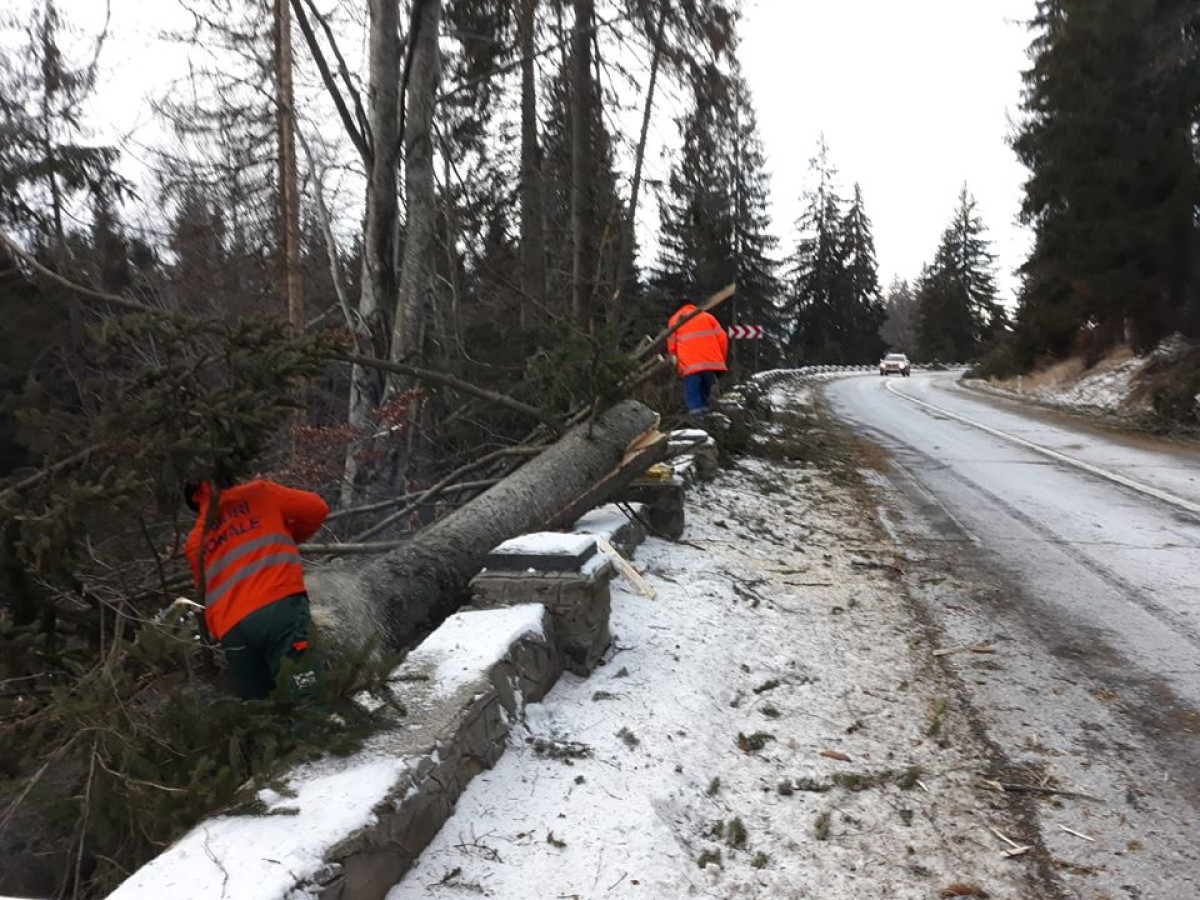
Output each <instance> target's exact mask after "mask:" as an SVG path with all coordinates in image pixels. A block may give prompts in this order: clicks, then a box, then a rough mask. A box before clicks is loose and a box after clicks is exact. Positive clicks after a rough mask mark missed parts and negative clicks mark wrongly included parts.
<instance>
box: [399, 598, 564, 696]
mask: <svg viewBox="0 0 1200 900" xmlns="http://www.w3.org/2000/svg"><path fill="white" fill-rule="evenodd" d="M542 616H543V612H542V607H541V606H540V605H538V604H528V605H524V606H511V607H508V608H507V609H487V610H468V611H465V612H460V613H457V614H455V615H453V616H451V617H450V618H448V619H447V620H446V621H445V622H443V623H442V625H441V627H440V628H438V630H437V631H435V632H434V633H433V634H431V635H430V636H429V637H427V638H426V639H425V640H424V641H422V642H421V645H420V646H419V647H417V648H416V649H415V650H413V651H412V653H410V654H409V655H408V660H407V662H408V663H409V664H410V665H416V666H424V665H428V668H429V671H431V672H433V673H435V674H434V675H433V676H432V677H433V678H434V680H435V682H436V683H437V685H438V686H439V687H440V688H441V690H442V691H443V692H445V693H452V692H453V691H455V690H456V689H457V688H458V687H459V686H461V685H463V684H466V683H468V682H470V681H474V680H476V679H477V678H479V677H480V676H481V675H482V673H484V672H487V671H488V670H489V669H490V668H491V667H492V666H494V665H495V664H496V663H497V662H498V661H499V660H500V659H501V658H502V657H503V656H504V654H505V653H507V652H508V648H509V647H511V646H512V645H513V644H515V643H516V642H517V641H518V640H520V639H521V638H523V637H525V635H527V634H532V635H536V636H538V637H544V636H545V632H544V631H543V628H542Z"/></svg>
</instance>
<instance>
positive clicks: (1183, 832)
mask: <svg viewBox="0 0 1200 900" xmlns="http://www.w3.org/2000/svg"><path fill="white" fill-rule="evenodd" d="M826 397H827V399H828V401H829V403H830V406H831V408H832V409H833V411H834V412H835V413H837V414H838V415H839V416H840V417H841V418H842V419H844V420H845V421H846V422H848V423H850V424H851V425H852V426H854V427H855V428H856V429H857V430H859V431H860V432H861V433H863V434H865V435H866V436H867V437H869V438H871V439H873V440H874V441H875V442H876V443H878V444H879V445H880V446H881V447H882V448H883V449H884V450H885V451H886V452H887V454H888V456H889V459H890V463H891V465H890V468H889V475H888V482H889V483H888V484H887V485H885V486H884V488H885V490H884V491H883V493H882V500H881V515H882V516H883V518H884V520H885V522H887V523H888V525H889V527H890V528H891V530H892V531H893V533H894V534H895V536H896V538H897V541H898V543H899V545H900V546H901V547H902V548H904V549H903V552H904V553H905V555H906V556H907V558H908V565H907V567H906V568H907V570H908V577H909V582H910V587H911V588H912V589H913V593H914V595H915V596H916V597H917V598H918V602H919V603H920V604H921V605H922V608H923V611H924V613H925V614H927V615H928V617H929V621H930V623H931V627H932V629H933V633H934V634H935V635H937V639H938V640H939V641H940V642H943V643H944V644H945V645H946V646H955V645H977V644H990V645H992V646H994V647H995V650H996V652H995V653H993V654H986V655H985V654H974V653H970V652H964V653H958V654H951V655H947V656H945V657H944V660H945V661H946V664H947V666H949V667H951V669H952V671H953V672H954V673H955V674H956V675H957V677H958V680H959V683H960V684H961V686H962V695H963V696H962V700H963V702H964V703H967V704H969V705H970V706H971V707H972V708H973V710H974V714H975V715H976V717H977V721H978V723H979V727H980V730H981V733H983V734H985V736H986V738H987V739H988V740H989V741H990V743H991V744H992V746H993V747H994V749H995V752H996V753H997V755H998V756H999V757H1001V759H1002V761H1003V767H1004V770H1005V771H1006V772H1007V773H1008V774H1007V775H1006V776H1005V777H1007V778H1010V779H1011V780H1013V781H1014V782H1016V783H1021V784H1032V785H1041V786H1048V787H1051V788H1058V789H1063V790H1071V791H1075V792H1078V793H1083V794H1087V795H1089V796H1090V797H1094V798H1097V799H1081V798H1079V797H1065V796H1061V795H1058V796H1056V795H1046V796H1045V799H1040V800H1036V801H1030V803H1029V805H1028V819H1027V822H1026V828H1027V830H1028V831H1029V832H1030V833H1026V834H1021V835H1016V836H1015V837H1016V839H1017V840H1018V841H1019V842H1023V841H1030V842H1036V843H1037V845H1038V847H1039V848H1041V849H1042V850H1044V852H1043V853H1041V854H1040V856H1041V857H1042V858H1043V868H1044V869H1045V875H1046V877H1047V879H1048V881H1052V882H1053V887H1054V890H1055V893H1059V895H1060V896H1065V897H1081V898H1089V900H1116V898H1119V897H1131V898H1141V900H1157V898H1164V900H1165V898H1200V842H1198V840H1197V839H1198V838H1200V824H1198V823H1200V453H1197V452H1194V451H1189V450H1186V449H1182V448H1178V447H1175V446H1172V445H1168V444H1165V443H1162V442H1157V441H1154V440H1151V439H1140V438H1131V437H1126V436H1121V435H1118V434H1116V433H1114V432H1111V431H1108V430H1105V429H1101V428H1098V427H1094V426H1091V425H1088V424H1086V423H1083V422H1080V421H1076V420H1075V419H1073V418H1071V417H1066V416H1062V415H1059V414H1055V413H1049V412H1045V411H1042V410H1038V409H1036V408H1032V407H1029V406H1026V405H1023V404H1018V403H1013V402H1010V401H1007V400H1001V399H996V398H993V397H989V396H985V395H980V394H978V393H976V392H974V391H968V390H966V389H964V388H962V387H960V386H959V385H957V383H956V376H955V375H952V374H919V375H914V376H913V377H912V378H908V379H903V378H888V379H883V378H879V377H877V376H875V377H859V378H850V379H845V380H841V381H837V382H833V383H831V384H830V385H829V386H828V388H827V389H826ZM1032 796H1036V795H1032ZM1065 829H1070V830H1065ZM1085 836H1086V837H1085ZM1089 838H1091V840H1089Z"/></svg>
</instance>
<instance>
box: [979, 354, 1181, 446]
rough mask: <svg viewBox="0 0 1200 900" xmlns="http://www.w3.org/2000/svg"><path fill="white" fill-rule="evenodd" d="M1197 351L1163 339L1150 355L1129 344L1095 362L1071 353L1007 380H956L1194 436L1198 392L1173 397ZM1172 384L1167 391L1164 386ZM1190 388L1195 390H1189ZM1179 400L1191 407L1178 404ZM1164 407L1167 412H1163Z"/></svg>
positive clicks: (1141, 428)
mask: <svg viewBox="0 0 1200 900" xmlns="http://www.w3.org/2000/svg"><path fill="white" fill-rule="evenodd" d="M1194 353H1195V349H1194V348H1193V347H1191V346H1190V345H1189V344H1188V343H1187V342H1186V341H1183V340H1182V339H1178V338H1172V339H1167V340H1164V341H1163V342H1162V344H1160V345H1159V346H1158V347H1157V348H1155V349H1154V350H1153V351H1151V352H1150V353H1147V354H1145V355H1142V356H1137V355H1134V354H1133V352H1132V351H1131V350H1130V348H1129V347H1127V346H1118V347H1115V348H1113V349H1112V350H1111V351H1110V352H1109V354H1108V355H1107V356H1105V357H1104V358H1103V359H1101V360H1099V361H1098V362H1096V363H1095V364H1093V365H1090V366H1089V365H1085V363H1084V361H1083V359H1081V358H1079V357H1071V358H1068V359H1065V360H1062V361H1061V362H1058V363H1055V364H1053V365H1051V366H1049V367H1046V368H1043V369H1039V370H1037V371H1034V372H1031V373H1030V374H1028V375H1020V376H1014V377H1011V378H987V379H983V378H963V379H962V380H961V381H960V384H961V385H962V386H963V387H965V388H967V389H969V390H974V391H978V392H980V393H985V394H991V395H992V396H997V397H1004V398H1006V399H1009V400H1016V401H1019V402H1022V403H1028V404H1032V405H1034V406H1040V407H1042V408H1045V409H1053V410H1057V411H1059V412H1066V413H1071V414H1074V415H1078V416H1083V417H1084V418H1087V419H1092V420H1094V421H1098V422H1099V423H1101V424H1104V425H1109V426H1115V427H1118V428H1124V429H1127V430H1131V431H1137V432H1145V431H1154V432H1158V433H1172V434H1174V435H1175V436H1177V437H1185V436H1191V437H1195V432H1196V426H1197V424H1200V394H1196V395H1195V396H1194V397H1192V396H1190V393H1191V392H1186V393H1184V394H1182V395H1181V397H1172V398H1171V399H1170V401H1169V403H1168V405H1167V406H1164V405H1163V400H1162V398H1161V397H1159V398H1158V399H1156V395H1158V394H1162V393H1163V391H1164V390H1169V392H1170V393H1177V392H1178V391H1179V390H1180V389H1181V388H1183V387H1184V386H1185V385H1186V383H1187V379H1188V378H1189V377H1190V375H1189V373H1188V370H1189V366H1190V365H1191V363H1189V362H1188V357H1189V355H1194ZM1168 385H1170V387H1169V389H1168V388H1167V386H1168ZM1193 390H1194V388H1193ZM1180 403H1182V405H1183V407H1190V415H1189V413H1188V411H1187V410H1186V409H1179V408H1176V407H1178V405H1179V404H1180ZM1167 409H1172V410H1173V411H1172V412H1171V413H1170V414H1167V415H1164V412H1165V411H1166V410H1167Z"/></svg>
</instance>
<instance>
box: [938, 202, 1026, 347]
mask: <svg viewBox="0 0 1200 900" xmlns="http://www.w3.org/2000/svg"><path fill="white" fill-rule="evenodd" d="M995 259H996V257H995V254H993V253H992V251H991V242H990V241H989V240H988V239H987V237H986V236H985V228H984V225H983V220H982V218H981V217H980V216H979V213H978V212H977V211H976V205H975V198H974V197H972V196H971V193H970V191H969V190H968V189H967V186H966V185H963V189H962V192H961V193H960V194H959V197H958V209H957V210H955V212H954V217H953V218H952V219H951V221H950V224H949V225H948V226H946V230H945V231H943V232H942V241H941V244H940V245H939V246H938V250H937V254H936V255H935V256H934V259H933V262H932V263H930V264H929V265H928V266H926V267H925V270H924V272H922V273H921V278H920V280H919V282H918V283H917V298H918V302H919V304H920V312H921V326H920V330H921V343H920V354H919V355H920V358H921V359H923V360H929V361H941V362H963V361H966V360H973V359H975V358H976V357H978V355H979V353H980V351H981V349H982V348H983V347H984V345H985V343H987V342H988V341H990V340H991V339H992V338H993V337H994V336H995V335H997V334H999V333H1001V332H1003V331H1004V329H1005V328H1006V327H1007V316H1006V314H1005V312H1004V308H1003V307H1002V306H1000V304H999V303H998V302H997V300H996V276H995Z"/></svg>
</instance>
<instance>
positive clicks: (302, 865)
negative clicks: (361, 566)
mask: <svg viewBox="0 0 1200 900" xmlns="http://www.w3.org/2000/svg"><path fill="white" fill-rule="evenodd" d="M544 616H545V610H544V608H543V607H542V606H541V604H526V605H522V606H514V607H509V608H506V609H494V610H472V611H465V612H460V613H456V614H455V615H453V616H451V617H450V618H448V619H447V620H446V621H445V622H444V623H443V624H442V625H441V626H440V627H439V628H438V629H437V630H436V631H434V632H433V634H431V635H430V636H429V637H428V638H426V639H425V641H424V642H423V643H422V644H421V645H420V646H418V647H417V648H416V649H415V650H413V651H412V652H411V653H410V654H409V655H408V657H407V659H406V660H405V662H404V663H403V665H402V666H401V667H400V669H399V670H398V671H399V672H401V673H402V672H405V671H411V670H412V669H414V668H415V669H418V670H423V671H427V672H430V673H432V683H431V689H432V694H433V696H435V697H436V696H440V695H442V693H443V692H445V693H449V692H453V691H455V690H456V689H457V688H458V687H460V686H461V685H463V684H467V683H469V682H470V681H472V680H475V679H477V678H479V677H481V676H482V675H483V674H484V673H485V672H487V671H488V670H490V669H491V668H492V666H494V665H495V664H496V663H497V662H498V661H499V660H500V659H501V658H503V657H504V655H505V654H506V653H507V652H508V649H509V647H511V646H512V644H513V643H514V642H515V641H517V640H518V639H519V638H521V637H524V636H525V635H527V634H535V635H543V633H544V630H543V625H542V623H543V619H544ZM382 746H386V742H384V743H383V745H382ZM432 758H433V760H434V762H436V761H437V751H436V750H435V751H434V752H433V757H432ZM416 761H417V760H415V759H413V760H404V759H398V758H396V757H395V756H392V755H388V754H386V753H385V752H384V751H383V750H382V749H381V746H380V745H378V744H376V742H374V741H369V742H368V744H367V747H366V748H365V749H363V750H362V751H360V752H358V753H355V754H353V755H351V756H349V757H346V758H340V759H338V758H328V759H321V760H317V761H315V762H312V763H308V764H305V765H302V766H299V767H297V768H296V769H295V770H293V771H292V772H291V773H290V774H289V775H288V777H287V782H288V784H289V787H290V788H291V789H292V790H293V791H294V792H295V796H283V795H281V794H279V793H278V792H276V791H274V790H271V789H264V790H263V791H261V792H260V793H259V795H258V796H259V799H260V800H261V801H262V802H263V803H264V804H266V806H267V808H268V810H271V811H272V812H273V813H274V814H272V815H265V816H248V815H247V816H219V817H216V818H213V819H209V820H207V821H205V822H203V823H202V824H200V825H198V826H197V827H196V828H194V829H192V830H191V831H190V832H188V833H187V834H186V835H184V836H183V837H182V838H180V839H179V840H178V841H177V842H176V843H175V844H173V845H172V846H171V847H170V848H169V849H168V850H167V851H166V852H165V853H163V854H161V855H159V856H158V857H157V858H156V859H154V860H152V861H151V862H149V863H148V864H146V865H145V866H143V867H142V868H141V869H139V870H138V871H137V872H135V873H134V874H133V875H132V876H131V877H130V878H129V879H127V880H126V881H125V882H124V883H123V884H122V885H121V886H120V887H119V888H117V890H116V891H115V892H114V893H112V894H111V895H110V897H112V898H116V900H146V898H160V897H161V898H170V900H212V898H214V897H229V898H236V900H282V898H284V897H287V898H289V900H295V898H296V895H295V894H293V893H289V892H290V891H292V889H293V888H294V887H295V885H296V884H297V882H300V881H303V880H305V879H310V878H312V877H314V876H315V875H317V874H318V873H319V872H320V870H321V869H322V867H323V866H324V865H325V862H324V858H325V853H326V851H328V849H329V848H330V847H332V846H333V845H335V844H336V843H338V842H339V841H341V840H343V839H345V838H346V837H347V836H349V835H350V834H352V833H353V832H354V831H356V830H358V829H359V828H362V827H364V826H366V825H369V824H371V823H373V822H375V821H376V818H377V817H376V814H375V812H374V809H375V807H376V806H377V804H379V803H380V802H381V801H383V800H384V799H386V798H387V797H388V795H389V793H390V792H391V791H392V790H393V789H394V788H395V787H396V785H397V784H400V783H401V781H402V778H403V776H404V774H405V772H406V771H407V770H408V769H409V768H410V766H411V765H413V764H415V762H416ZM409 790H410V792H411V791H412V790H414V788H410V789H409Z"/></svg>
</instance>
